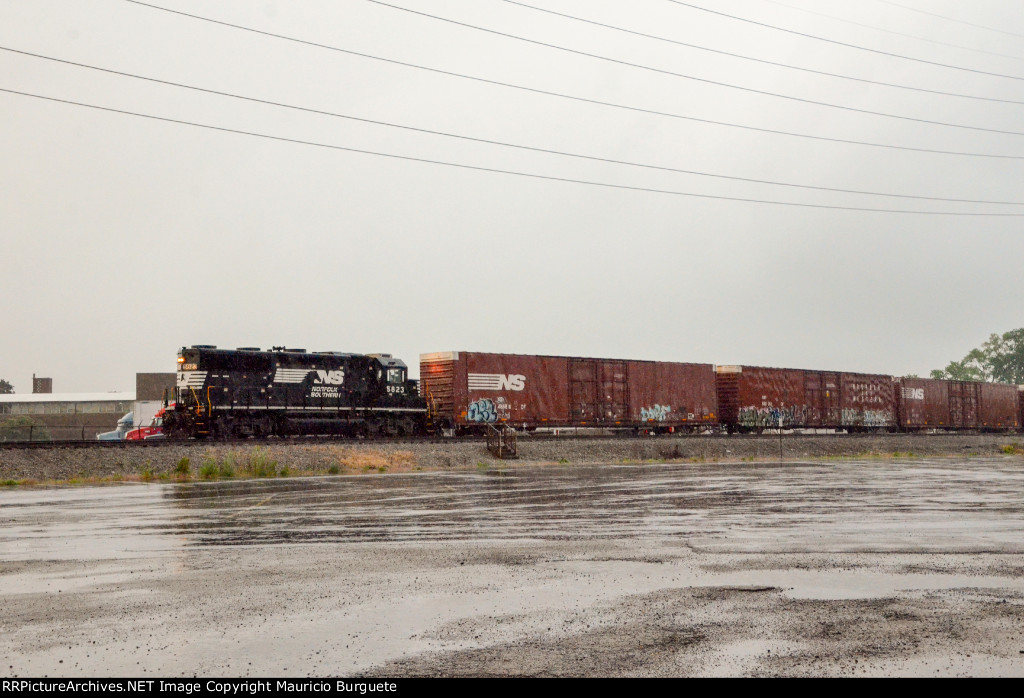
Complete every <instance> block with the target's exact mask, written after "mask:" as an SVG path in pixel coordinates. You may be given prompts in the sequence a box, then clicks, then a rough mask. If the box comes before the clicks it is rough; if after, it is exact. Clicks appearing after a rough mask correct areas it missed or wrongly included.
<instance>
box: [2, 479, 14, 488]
mask: <svg viewBox="0 0 1024 698" xmlns="http://www.w3.org/2000/svg"><path fill="white" fill-rule="evenodd" d="M0 485H3V486H4V487H17V486H18V481H17V480H4V481H3V482H0Z"/></svg>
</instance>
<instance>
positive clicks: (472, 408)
mask: <svg viewBox="0 0 1024 698" xmlns="http://www.w3.org/2000/svg"><path fill="white" fill-rule="evenodd" d="M466 419H468V420H469V421H471V422H497V421H498V410H496V409H495V408H494V401H493V400H491V399H490V398H486V397H485V398H480V399H479V400H476V401H475V402H471V403H469V409H468V410H467V412H466Z"/></svg>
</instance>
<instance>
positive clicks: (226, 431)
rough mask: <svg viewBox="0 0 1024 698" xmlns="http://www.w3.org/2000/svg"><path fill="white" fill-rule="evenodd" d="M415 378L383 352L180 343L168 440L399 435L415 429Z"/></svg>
mask: <svg viewBox="0 0 1024 698" xmlns="http://www.w3.org/2000/svg"><path fill="white" fill-rule="evenodd" d="M426 411H427V406H426V401H425V400H424V399H423V398H421V397H420V394H419V381H415V380H409V378H408V369H407V367H406V365H405V363H404V362H402V361H401V360H399V359H395V358H393V357H392V356H391V355H390V354H343V353H340V352H312V353H311V352H307V351H306V350H305V349H286V348H284V347H274V348H273V349H271V350H269V351H261V350H260V349H258V348H253V347H243V348H240V349H218V348H217V347H214V346H209V345H195V346H192V347H184V348H182V350H181V351H180V352H179V353H178V373H177V385H176V387H175V396H174V402H173V404H171V405H168V406H167V408H166V409H165V414H164V420H163V430H164V433H165V434H166V435H167V436H168V437H171V438H174V437H194V438H207V437H210V438H231V437H246V436H253V437H263V436H291V435H318V434H332V435H347V436H404V435H411V434H415V433H419V432H421V431H422V430H423V428H424V424H425V417H426Z"/></svg>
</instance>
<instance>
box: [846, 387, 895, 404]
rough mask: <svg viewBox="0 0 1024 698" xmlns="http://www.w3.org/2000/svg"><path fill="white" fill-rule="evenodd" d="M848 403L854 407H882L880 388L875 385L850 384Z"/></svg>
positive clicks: (882, 399)
mask: <svg viewBox="0 0 1024 698" xmlns="http://www.w3.org/2000/svg"><path fill="white" fill-rule="evenodd" d="M849 392H850V403H851V404H854V405H884V404H885V403H886V402H887V400H886V399H885V398H884V397H883V396H882V386H881V385H879V384H877V383H851V384H850V391H849Z"/></svg>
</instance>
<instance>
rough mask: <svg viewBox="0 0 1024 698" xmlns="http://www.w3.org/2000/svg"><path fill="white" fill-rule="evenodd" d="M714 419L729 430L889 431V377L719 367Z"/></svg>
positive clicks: (892, 391)
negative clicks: (717, 406) (814, 429)
mask: <svg viewBox="0 0 1024 698" xmlns="http://www.w3.org/2000/svg"><path fill="white" fill-rule="evenodd" d="M717 375H718V380H717V384H718V405H719V412H720V414H719V417H720V419H721V421H722V423H723V424H724V425H725V426H726V428H727V429H728V431H729V432H730V433H732V432H736V431H740V432H746V431H761V430H763V429H766V428H778V427H779V426H780V425H781V426H782V427H783V428H792V429H807V428H820V429H846V430H847V431H862V430H868V429H895V427H896V421H895V418H896V398H895V389H894V387H893V382H892V377H891V376H883V375H875V374H866V373H841V372H838V371H805V370H803V369H790V368H764V367H760V366H719V367H718V369H717Z"/></svg>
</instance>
